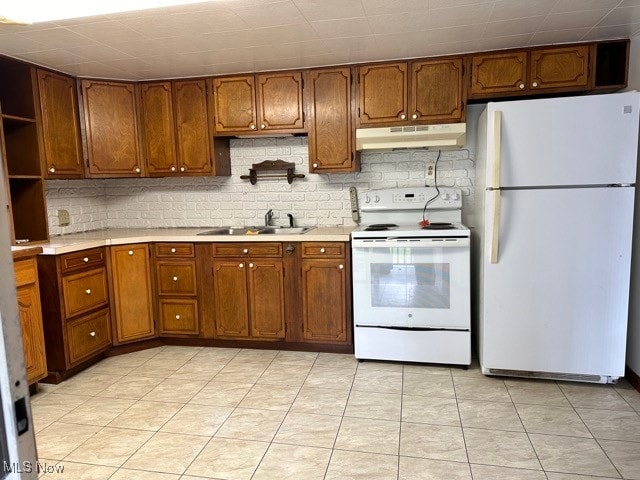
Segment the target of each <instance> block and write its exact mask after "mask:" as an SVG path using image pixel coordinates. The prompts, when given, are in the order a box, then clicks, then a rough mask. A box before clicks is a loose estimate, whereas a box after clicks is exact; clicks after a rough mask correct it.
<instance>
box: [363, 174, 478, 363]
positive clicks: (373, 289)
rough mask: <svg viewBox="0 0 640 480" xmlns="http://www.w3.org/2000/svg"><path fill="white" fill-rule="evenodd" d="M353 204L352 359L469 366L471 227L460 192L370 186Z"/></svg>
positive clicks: (451, 189)
mask: <svg viewBox="0 0 640 480" xmlns="http://www.w3.org/2000/svg"><path fill="white" fill-rule="evenodd" d="M358 201H359V205H360V219H361V224H360V226H359V227H357V228H356V229H355V230H354V231H353V233H352V234H351V239H352V240H351V248H352V262H353V269H352V275H353V310H354V344H355V356H356V358H358V359H376V360H396V361H406V362H424V363H445V364H459V365H469V364H470V363H471V312H470V303H471V301H470V231H469V229H468V228H467V227H465V226H464V225H463V224H462V223H461V217H462V194H461V191H460V190H459V189H453V188H440V189H439V192H438V191H437V190H436V188H435V187H418V188H394V189H385V190H370V191H365V192H361V193H360V194H359V195H358ZM425 206H426V208H425ZM423 216H424V218H426V219H427V220H428V221H429V222H430V225H429V226H428V227H426V228H423V227H421V226H420V225H419V222H420V221H421V220H423Z"/></svg>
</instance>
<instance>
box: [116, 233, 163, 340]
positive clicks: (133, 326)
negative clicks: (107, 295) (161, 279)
mask: <svg viewBox="0 0 640 480" xmlns="http://www.w3.org/2000/svg"><path fill="white" fill-rule="evenodd" d="M111 282H112V287H113V304H114V311H115V327H116V328H115V330H116V335H115V336H116V340H117V341H118V342H119V343H124V342H130V341H133V340H141V339H143V338H149V337H153V336H154V334H155V328H154V322H153V308H152V305H153V304H152V299H151V272H150V269H149V246H148V245H146V244H137V245H120V246H117V247H111Z"/></svg>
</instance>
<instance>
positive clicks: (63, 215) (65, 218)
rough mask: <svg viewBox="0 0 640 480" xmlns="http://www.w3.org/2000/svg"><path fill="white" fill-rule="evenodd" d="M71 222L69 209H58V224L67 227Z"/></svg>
mask: <svg viewBox="0 0 640 480" xmlns="http://www.w3.org/2000/svg"><path fill="white" fill-rule="evenodd" d="M70 223H71V217H70V216H69V210H58V225H59V226H60V227H66V226H67V225H69V224H70Z"/></svg>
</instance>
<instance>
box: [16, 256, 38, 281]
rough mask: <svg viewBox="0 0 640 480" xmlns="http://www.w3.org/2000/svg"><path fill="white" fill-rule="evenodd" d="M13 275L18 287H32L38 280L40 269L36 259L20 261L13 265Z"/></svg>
mask: <svg viewBox="0 0 640 480" xmlns="http://www.w3.org/2000/svg"><path fill="white" fill-rule="evenodd" d="M13 273H14V275H15V278H16V287H22V286H24V285H30V284H32V283H36V281H37V280H38V267H37V264H36V259H35V258H28V259H26V260H20V261H19V262H15V263H14V264H13Z"/></svg>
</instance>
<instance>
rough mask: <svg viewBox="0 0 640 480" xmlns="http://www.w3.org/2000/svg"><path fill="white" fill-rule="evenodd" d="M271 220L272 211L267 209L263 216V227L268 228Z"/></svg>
mask: <svg viewBox="0 0 640 480" xmlns="http://www.w3.org/2000/svg"><path fill="white" fill-rule="evenodd" d="M272 218H273V210H272V209H269V211H268V212H267V213H265V214H264V226H265V227H269V226H270V225H271V219H272Z"/></svg>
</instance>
